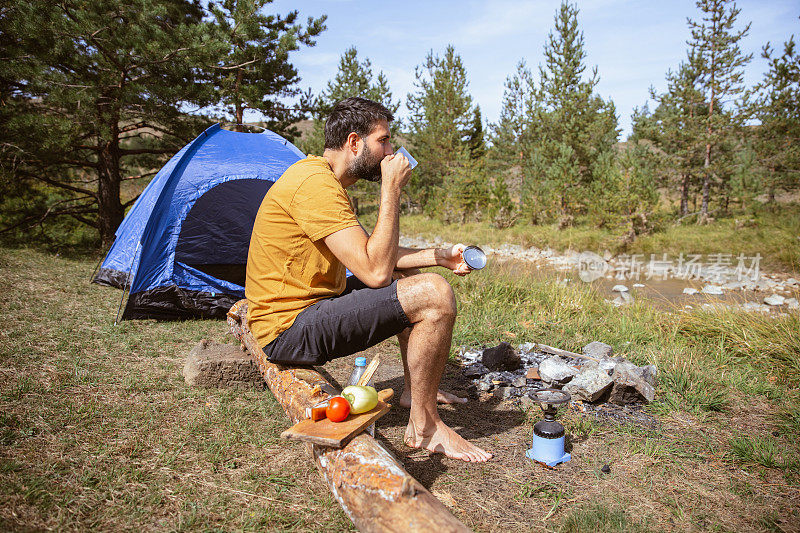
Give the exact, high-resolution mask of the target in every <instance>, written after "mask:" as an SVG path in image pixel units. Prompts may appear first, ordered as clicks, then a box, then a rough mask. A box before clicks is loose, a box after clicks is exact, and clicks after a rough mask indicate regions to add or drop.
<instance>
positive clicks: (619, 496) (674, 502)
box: [292, 341, 800, 531]
mask: <svg viewBox="0 0 800 533" xmlns="http://www.w3.org/2000/svg"><path fill="white" fill-rule="evenodd" d="M375 354H380V356H381V360H382V365H381V366H380V368H379V370H378V372H377V373H376V379H375V380H374V381H375V385H376V388H378V389H379V390H380V389H383V388H392V389H394V391H395V400H396V398H397V397H398V396H399V395H400V393H401V392H402V388H403V367H402V363H401V361H400V358H399V352H398V348H397V344H396V342H394V341H386V342H384V343H382V344H380V345H378V346H375V347H374V348H372V349H370V350H368V351H366V352H362V353H361V354H356V355H353V356H350V357H347V358H343V359H339V360H336V361H333V362H331V363H328V364H327V365H326V366H325V367H324V368H323V370H324V371H325V372H328V373H329V374H330V376H331V377H332V378H333V379H335V380H337V381H338V382H340V383H341V382H343V381H346V379H347V378H348V377H349V373H350V371H351V369H352V365H353V359H354V358H355V357H356V356H357V355H365V356H367V357H368V358H371V357H372V356H374V355H375ZM469 386H470V382H469V381H468V380H467V379H466V378H464V377H462V376H461V374H460V370H459V368H458V367H457V366H456V365H454V364H448V367H447V370H446V372H445V377H444V379H443V382H442V388H443V389H445V390H448V391H450V392H454V393H456V394H459V395H461V396H469V394H468V387H469ZM440 412H441V414H442V418H443V420H444V421H445V422H446V423H447V424H449V425H450V426H451V427H454V428H455V429H456V430H457V431H458V432H459V433H460V434H461V435H463V436H464V437H466V438H467V439H469V440H471V441H472V442H475V443H476V444H478V445H480V446H482V447H484V448H485V449H488V450H490V451H491V452H492V453H493V454H494V458H493V459H492V460H491V461H489V462H487V463H485V464H468V463H464V462H461V461H458V460H453V459H449V458H447V457H445V456H443V455H441V454H431V453H429V452H427V451H421V450H415V449H411V448H408V447H406V446H405V445H404V444H403V441H402V437H403V431H404V429H405V426H406V423H407V420H408V409H404V408H401V407H399V406H397V405H396V402H395V405H393V407H392V410H391V411H390V413H389V414H388V415H386V416H385V417H384V418H383V419H381V421H380V422H379V423H378V426H377V432H378V434H377V437H378V438H379V440H380V441H381V442H382V443H383V444H384V445H385V446H386V447H387V448H388V449H389V450H390V451H391V452H392V453H394V454H395V456H396V457H397V458H398V459H399V460H400V461H401V462H402V463H403V464H404V466H405V468H406V470H407V471H408V472H409V473H410V474H411V475H413V476H414V477H415V478H416V479H418V480H419V481H420V482H421V483H422V484H423V485H424V486H425V487H427V488H428V489H429V490H430V491H431V492H432V493H433V494H434V495H436V496H437V497H438V498H439V499H440V500H441V501H442V502H443V503H444V504H445V505H446V506H447V507H448V508H449V509H450V510H451V511H452V512H453V514H454V515H455V516H457V517H458V518H459V519H460V520H462V521H463V522H464V523H465V524H467V525H468V526H469V527H471V528H473V529H475V530H477V531H503V530H506V531H507V530H509V529H515V530H523V531H528V530H553V529H558V528H559V527H560V528H561V529H566V530H577V531H580V530H590V529H591V526H592V524H606V525H608V524H609V522H608V520H606V518H608V517H611V518H612V519H613V520H611V522H614V523H615V524H617V525H618V526H620V527H617V526H615V527H614V530H620V531H623V530H625V531H627V530H633V531H651V530H652V531H659V530H684V531H770V530H771V531H800V512H799V510H800V489H798V488H797V486H796V485H795V486H792V485H791V484H787V482H786V480H785V479H784V478H783V475H782V474H780V473H779V472H772V471H770V470H765V471H760V472H758V473H757V474H756V473H754V472H752V471H746V470H743V469H741V468H739V467H736V466H733V464H732V463H730V462H729V461H725V457H724V454H723V453H722V452H720V451H719V450H723V449H725V446H724V445H723V442H727V439H729V438H731V435H733V434H735V433H736V431H739V430H741V431H744V432H749V431H753V430H754V429H756V428H755V427H753V426H754V425H755V426H759V429H762V428H761V427H760V426H763V425H764V424H766V423H767V422H765V421H764V417H760V416H758V415H757V414H756V416H752V415H753V411H751V410H746V411H743V412H740V413H733V414H731V413H727V414H726V415H725V416H726V417H727V419H728V421H729V422H725V421H724V420H722V419H720V420H719V422H721V423H722V426H723V427H724V426H727V429H720V428H717V427H716V424H715V421H713V420H710V421H709V420H706V421H703V422H701V421H699V420H696V419H695V418H693V417H692V416H691V415H689V414H686V413H681V414H679V415H678V414H674V413H673V414H671V415H667V417H666V418H661V417H658V416H656V417H655V421H656V423H655V424H652V423H651V424H642V423H638V422H636V421H635V420H633V421H631V422H629V423H622V424H620V423H615V422H609V421H602V420H600V421H598V420H597V419H596V418H593V417H592V416H591V415H589V414H584V413H580V412H577V411H575V410H573V411H570V412H567V413H565V414H564V415H563V417H562V418H563V422H564V424H565V425H566V426H567V433H568V443H567V449H568V451H570V452H571V454H572V460H571V461H569V462H567V463H565V464H562V465H559V466H558V467H556V468H546V467H544V466H541V465H538V464H535V463H534V462H532V461H530V460H529V459H527V458H526V457H525V451H526V450H527V449H528V448H529V447H530V442H531V436H532V424H533V423H534V422H535V421H536V420H538V419H539V418H541V413H540V412H539V410H538V409H534V410H531V411H529V412H527V413H526V412H525V411H524V410H523V409H522V408H521V407H519V405H518V404H514V403H513V402H512V401H501V400H498V399H497V398H494V397H493V396H492V395H491V394H489V393H481V394H480V397H478V396H477V393H475V392H474V391H473V392H472V397H471V398H470V401H469V402H468V403H466V404H462V405H456V406H443V407H440ZM731 416H733V419H732V420H731ZM646 418H650V417H649V416H648V417H646ZM650 420H651V422H652V420H653V419H652V418H650ZM292 445H293V446H296V449H297V453H305V452H304V448H303V447H302V446H300V445H297V444H292ZM604 465H608V466H609V468H610V473H607V474H605V473H603V472H602V470H601V469H602V468H603V466H604ZM604 517H605V518H604ZM587 526H588V527H587Z"/></svg>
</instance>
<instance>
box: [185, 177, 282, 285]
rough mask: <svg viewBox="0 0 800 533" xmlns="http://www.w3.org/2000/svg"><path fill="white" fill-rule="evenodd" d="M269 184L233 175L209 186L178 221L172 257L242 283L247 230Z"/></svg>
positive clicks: (220, 276) (216, 275)
mask: <svg viewBox="0 0 800 533" xmlns="http://www.w3.org/2000/svg"><path fill="white" fill-rule="evenodd" d="M271 185H272V182H271V181H267V180H263V179H235V180H229V181H226V182H224V183H221V184H219V185H217V186H216V187H213V188H211V189H209V190H208V191H207V192H206V193H205V194H203V196H201V197H200V198H198V199H197V201H196V202H195V204H194V206H192V208H191V209H190V210H189V213H188V214H187V215H186V219H185V220H184V221H183V223H182V224H181V232H180V235H179V236H178V243H177V246H176V248H175V261H176V262H181V263H184V264H187V265H190V266H192V267H193V268H196V269H197V270H200V271H202V272H205V273H207V274H210V275H212V276H214V277H216V278H219V279H224V280H225V281H230V282H231V283H235V284H237V285H240V286H242V287H243V286H244V280H245V269H246V265H247V252H248V249H249V247H250V234H251V233H252V232H253V224H254V222H255V219H256V214H257V213H258V208H259V207H260V206H261V201H262V200H263V199H264V195H266V194H267V191H268V190H269V188H270V186H271Z"/></svg>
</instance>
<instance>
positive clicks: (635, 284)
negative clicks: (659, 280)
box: [633, 283, 644, 289]
mask: <svg viewBox="0 0 800 533" xmlns="http://www.w3.org/2000/svg"><path fill="white" fill-rule="evenodd" d="M642 287H644V283H634V284H633V288H634V289H641V288H642Z"/></svg>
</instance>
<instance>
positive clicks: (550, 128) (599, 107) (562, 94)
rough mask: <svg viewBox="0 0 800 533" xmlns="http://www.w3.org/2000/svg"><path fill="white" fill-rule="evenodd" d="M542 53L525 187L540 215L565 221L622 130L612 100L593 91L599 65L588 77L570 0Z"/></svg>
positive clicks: (529, 128)
mask: <svg viewBox="0 0 800 533" xmlns="http://www.w3.org/2000/svg"><path fill="white" fill-rule="evenodd" d="M544 55H545V61H544V64H543V65H541V66H540V67H539V78H540V86H539V89H538V90H537V91H536V92H535V96H536V101H535V102H534V103H533V104H532V105H530V106H528V107H529V109H530V116H528V117H526V122H527V123H526V125H525V126H526V128H525V129H526V134H527V135H528V136H529V138H531V139H532V142H533V143H534V148H533V150H532V153H531V155H530V159H529V161H528V162H527V164H526V165H524V166H523V176H524V178H523V179H524V180H525V189H524V190H525V198H526V201H527V203H528V204H529V206H528V208H529V209H531V208H532V210H533V212H535V213H536V218H538V215H540V214H542V213H545V214H549V215H550V216H559V217H560V218H561V223H562V225H563V224H568V223H569V222H570V221H571V219H572V216H573V215H574V214H575V213H576V212H578V211H581V210H584V209H585V208H586V204H587V194H586V193H587V191H588V189H589V186H590V184H591V182H592V181H593V180H594V179H595V178H596V177H597V176H598V172H599V171H600V170H601V168H602V167H600V166H598V162H599V161H600V159H601V157H602V155H603V154H604V153H605V152H606V151H608V150H610V149H611V147H612V146H613V145H614V143H616V140H617V136H618V135H619V130H618V129H617V116H616V110H615V107H614V104H613V103H612V102H610V101H609V102H604V101H603V100H602V98H600V97H599V96H598V95H597V94H596V93H595V92H594V89H595V87H596V86H597V83H598V82H599V76H598V74H597V68H595V69H593V70H592V72H591V74H590V75H588V76H587V75H586V65H585V60H586V51H585V49H584V39H583V32H581V31H580V29H579V26H578V8H577V7H576V6H575V5H573V4H571V3H569V2H568V1H564V2H562V4H561V7H560V8H559V10H558V12H557V13H556V16H555V25H554V28H553V30H552V31H551V32H550V34H549V35H548V39H547V43H546V44H545V48H544Z"/></svg>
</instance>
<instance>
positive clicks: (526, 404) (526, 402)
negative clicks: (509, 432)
mask: <svg viewBox="0 0 800 533" xmlns="http://www.w3.org/2000/svg"><path fill="white" fill-rule="evenodd" d="M519 403H520V405H522V408H523V409H525V410H526V411H527V410H528V409H533V408H535V407H539V404H538V403H536V402H535V401H534V400H533V399H531V397H530V396H528V395H527V394H525V395H524V396H522V398H520V400H519Z"/></svg>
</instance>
